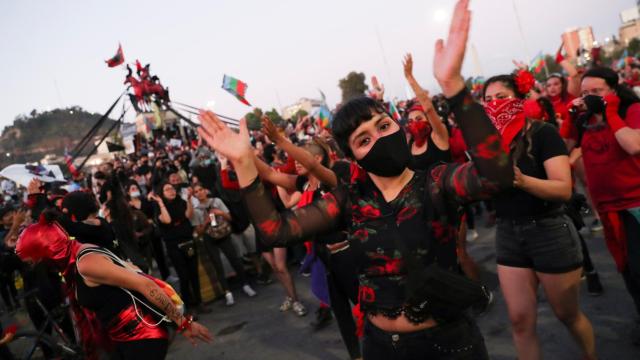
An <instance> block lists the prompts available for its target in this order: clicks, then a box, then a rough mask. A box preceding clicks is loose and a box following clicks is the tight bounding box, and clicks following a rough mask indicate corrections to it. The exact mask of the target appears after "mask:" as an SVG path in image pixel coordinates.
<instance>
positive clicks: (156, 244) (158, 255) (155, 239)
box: [150, 229, 171, 280]
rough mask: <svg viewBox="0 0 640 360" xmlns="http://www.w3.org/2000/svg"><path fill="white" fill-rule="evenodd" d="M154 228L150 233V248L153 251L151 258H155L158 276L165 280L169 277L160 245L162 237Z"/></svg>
mask: <svg viewBox="0 0 640 360" xmlns="http://www.w3.org/2000/svg"><path fill="white" fill-rule="evenodd" d="M156 231H157V230H156V229H154V231H153V233H151V235H150V238H151V249H152V251H153V258H154V259H155V260H156V263H157V264H158V270H159V271H160V276H161V277H162V279H164V280H166V279H167V277H169V274H171V273H170V272H169V267H168V266H167V261H166V260H165V254H164V248H163V247H162V239H160V236H158V234H157V233H156Z"/></svg>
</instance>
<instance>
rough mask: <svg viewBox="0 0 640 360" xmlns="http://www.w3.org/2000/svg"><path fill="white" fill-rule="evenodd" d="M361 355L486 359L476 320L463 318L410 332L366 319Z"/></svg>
mask: <svg viewBox="0 0 640 360" xmlns="http://www.w3.org/2000/svg"><path fill="white" fill-rule="evenodd" d="M362 355H363V357H364V359H366V360H422V359H430V360H431V359H435V360H445V359H446V360H467V359H468V360H484V359H489V355H488V354H487V348H486V347H485V344H484V338H483V337H482V334H481V333H480V330H479V329H478V326H477V325H476V323H475V321H474V320H473V319H471V318H469V317H466V316H465V317H462V318H460V319H458V320H456V321H452V322H450V323H446V324H441V325H438V326H436V327H433V328H429V329H425V330H420V331H415V332H411V333H392V332H388V331H384V330H381V329H379V328H377V327H375V326H374V325H373V324H371V323H370V322H368V321H367V322H366V324H365V327H364V342H363V344H362Z"/></svg>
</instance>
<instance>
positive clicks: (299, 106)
mask: <svg viewBox="0 0 640 360" xmlns="http://www.w3.org/2000/svg"><path fill="white" fill-rule="evenodd" d="M322 104H323V102H322V100H317V99H309V98H301V99H300V100H298V101H297V102H296V103H294V104H292V105H289V106H286V107H284V108H283V109H282V118H283V119H285V120H289V119H291V118H292V117H293V115H295V114H296V113H297V112H298V111H300V110H304V111H306V112H307V113H308V114H309V115H313V114H315V113H316V112H318V111H319V109H320V107H321V106H322Z"/></svg>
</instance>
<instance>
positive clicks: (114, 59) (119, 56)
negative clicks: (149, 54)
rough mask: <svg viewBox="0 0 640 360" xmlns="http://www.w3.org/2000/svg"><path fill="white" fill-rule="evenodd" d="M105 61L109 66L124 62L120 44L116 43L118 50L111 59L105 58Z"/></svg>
mask: <svg viewBox="0 0 640 360" xmlns="http://www.w3.org/2000/svg"><path fill="white" fill-rule="evenodd" d="M105 62H106V63H107V66H109V67H110V68H112V67H116V66H118V65H120V64H122V63H124V53H123V52H122V45H120V44H118V52H117V53H116V54H115V55H114V56H113V57H112V58H111V59H109V60H105Z"/></svg>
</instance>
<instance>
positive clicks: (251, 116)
mask: <svg viewBox="0 0 640 360" xmlns="http://www.w3.org/2000/svg"><path fill="white" fill-rule="evenodd" d="M262 115H263V112H262V109H260V108H254V109H253V111H251V112H248V113H247V115H245V116H244V118H245V119H246V120H247V128H249V130H260V129H261V128H262V121H261V119H262Z"/></svg>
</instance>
